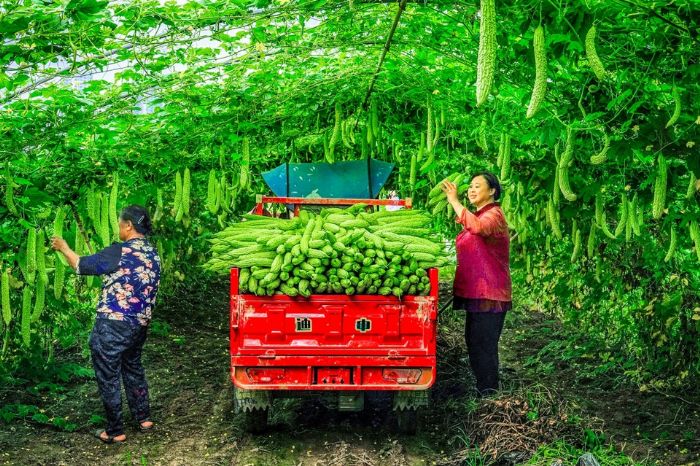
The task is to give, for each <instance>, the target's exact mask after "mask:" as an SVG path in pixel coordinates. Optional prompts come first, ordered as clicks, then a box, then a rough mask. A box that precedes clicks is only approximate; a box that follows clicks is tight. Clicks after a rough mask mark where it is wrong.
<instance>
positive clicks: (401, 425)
mask: <svg viewBox="0 0 700 466" xmlns="http://www.w3.org/2000/svg"><path fill="white" fill-rule="evenodd" d="M394 412H395V413H396V430H397V432H399V433H402V434H408V435H414V434H415V433H416V430H417V429H418V410H417V409H415V408H414V409H410V408H409V409H402V410H397V411H394Z"/></svg>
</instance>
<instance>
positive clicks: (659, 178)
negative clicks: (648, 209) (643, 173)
mask: <svg viewBox="0 0 700 466" xmlns="http://www.w3.org/2000/svg"><path fill="white" fill-rule="evenodd" d="M657 165H658V168H657V170H658V171H657V174H656V181H655V182H654V201H653V204H652V215H653V217H654V219H656V220H658V219H660V218H661V217H662V216H663V214H664V207H665V206H666V182H667V177H668V168H667V166H666V158H665V157H664V156H663V154H659V158H658V159H657Z"/></svg>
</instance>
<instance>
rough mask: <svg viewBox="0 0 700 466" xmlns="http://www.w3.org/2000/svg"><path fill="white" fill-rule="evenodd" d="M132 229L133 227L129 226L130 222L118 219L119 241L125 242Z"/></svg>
mask: <svg viewBox="0 0 700 466" xmlns="http://www.w3.org/2000/svg"><path fill="white" fill-rule="evenodd" d="M133 228H134V227H133V225H131V222H125V221H124V220H122V219H121V218H119V240H120V241H126V239H127V238H128V237H129V234H130V233H131V232H132V230H133Z"/></svg>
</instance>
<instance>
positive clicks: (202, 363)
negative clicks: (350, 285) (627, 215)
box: [0, 286, 700, 466]
mask: <svg viewBox="0 0 700 466" xmlns="http://www.w3.org/2000/svg"><path fill="white" fill-rule="evenodd" d="M221 289H222V290H224V291H223V292H222V293H221V294H220V295H217V296H207V297H206V299H200V298H203V297H194V296H191V297H190V298H189V299H190V300H191V301H190V302H187V301H183V300H178V301H177V302H174V301H171V302H167V303H164V304H163V305H162V309H159V311H160V314H159V316H158V320H159V321H160V322H161V323H163V324H167V327H164V326H163V325H161V329H160V331H154V332H152V333H151V335H150V336H149V340H148V342H147V344H146V348H145V354H144V365H145V367H146V371H147V376H148V379H149V384H150V387H151V403H152V411H153V417H154V420H155V421H156V422H157V430H156V431H155V432H152V433H148V434H142V433H138V432H137V431H136V429H135V428H134V427H133V425H132V424H131V419H130V417H129V415H128V414H126V420H127V422H129V426H128V427H127V432H126V433H127V436H128V440H127V442H126V443H125V444H123V445H104V444H101V443H100V442H98V441H97V440H96V439H94V438H93V437H92V436H91V433H92V431H93V430H95V429H96V428H98V427H102V420H101V419H100V417H99V416H102V406H101V404H100V402H99V399H98V397H97V390H96V387H95V383H94V381H93V380H90V379H82V380H77V381H74V382H72V383H69V384H64V385H63V386H62V389H61V390H59V391H57V392H56V391H54V392H51V393H43V392H41V391H40V392H39V393H36V392H35V393H30V391H29V390H27V389H26V388H28V387H25V388H24V389H18V388H17V387H12V388H11V389H10V388H0V406H2V405H5V404H8V403H25V404H33V405H36V406H40V407H41V408H42V409H44V410H45V412H46V413H47V415H50V416H62V417H64V418H68V420H70V421H72V422H75V423H76V424H77V425H78V428H77V429H76V430H75V431H74V432H66V431H63V430H59V429H55V428H50V427H47V426H46V425H45V424H38V423H36V422H34V421H31V420H29V419H28V418H27V419H25V420H14V421H12V422H10V423H9V424H8V423H1V421H0V464H11V465H100V466H107V465H132V464H133V465H187V466H189V465H241V466H242V465H261V466H267V465H309V466H311V465H314V466H315V465H338V466H351V465H382V466H389V465H424V464H428V465H448V464H455V465H457V464H465V465H469V464H474V465H477V464H484V465H485V464H503V465H505V464H523V463H524V462H526V461H527V459H528V457H529V456H530V454H531V453H532V452H533V451H534V450H535V449H536V448H537V446H538V445H539V444H541V443H547V442H555V441H557V440H565V441H567V442H574V443H576V442H579V443H582V444H583V443H585V442H584V439H582V438H581V435H580V434H581V432H584V433H585V434H586V435H588V436H591V435H593V437H594V438H595V440H596V441H599V442H600V441H604V442H606V443H608V444H610V445H612V446H614V448H615V449H616V450H617V451H618V452H622V453H625V454H627V455H628V456H630V457H632V458H633V459H634V463H637V464H664V465H665V464H668V465H672V464H673V465H680V464H686V465H690V464H700V432H699V431H698V426H700V419H699V416H700V397H698V396H697V393H695V394H692V393H683V394H674V395H672V396H671V395H664V394H660V393H648V392H647V393H640V392H639V391H638V390H635V389H632V388H630V387H620V386H615V385H613V383H612V382H610V381H608V380H604V379H600V378H595V377H584V376H582V371H581V368H580V367H571V366H570V365H567V363H562V362H557V361H554V362H552V364H554V370H551V367H550V368H549V369H548V370H541V367H540V365H535V366H531V367H530V366H526V364H525V361H527V360H528V358H529V357H531V356H532V355H535V354H537V351H538V350H539V349H540V348H541V347H543V346H544V345H545V344H546V343H547V338H555V337H556V332H557V326H556V322H552V321H549V320H547V319H546V318H545V317H544V316H542V315H541V314H532V313H527V312H525V311H514V312H512V313H511V315H509V318H508V321H507V323H506V329H505V330H504V336H503V340H502V355H501V356H502V357H501V362H502V369H503V377H502V380H503V385H504V391H503V395H501V396H499V397H497V398H496V399H492V400H479V399H476V398H474V397H473V396H472V395H471V389H472V380H471V378H470V375H469V367H468V359H467V357H466V351H465V349H464V343H463V340H462V328H461V326H462V325H463V324H462V322H463V321H462V320H461V319H462V317H461V316H460V315H458V314H455V313H454V312H453V311H451V310H449V309H448V310H445V311H444V313H443V314H442V315H441V317H440V338H439V364H438V382H437V383H436V385H435V387H434V388H433V389H432V390H431V395H430V396H431V407H430V409H429V410H426V412H424V413H422V414H421V416H420V419H419V420H420V428H419V432H418V433H417V434H416V435H403V434H398V433H396V432H395V431H394V429H393V428H392V427H393V425H394V422H395V421H394V418H393V416H392V413H391V409H390V406H391V405H390V400H389V399H388V398H387V397H386V396H384V395H382V394H370V395H369V396H368V398H367V400H366V407H365V411H364V412H362V413H339V412H337V411H336V410H334V409H330V408H329V407H328V406H327V404H326V403H324V402H323V401H319V400H316V399H292V400H288V399H284V400H276V401H275V405H274V407H273V411H272V413H271V418H270V428H269V429H268V431H267V432H266V433H265V434H260V435H251V434H247V433H245V431H244V429H243V424H242V420H241V419H240V417H238V416H235V415H234V414H233V403H232V389H231V383H230V381H229V378H228V354H229V352H228V331H227V317H228V316H227V306H226V304H227V299H228V296H227V295H226V293H225V290H226V287H225V286H223V287H222V288H221ZM202 303H206V304H202ZM82 362H83V364H85V363H86V361H84V360H83V361H82ZM528 403H529V404H528ZM534 405H537V409H535V408H533V406H534ZM520 411H522V413H521V414H523V416H525V415H526V416H527V420H524V421H519V420H518V419H521V418H522V419H525V417H523V416H521V415H520V414H519V413H520ZM533 412H534V413H535V415H534V416H533V415H532V413H533ZM504 413H507V416H506V418H505V419H504ZM508 416H509V417H508ZM489 422H492V423H493V426H491V427H493V430H491V431H489V432H486V431H484V425H486V424H488V423H489ZM499 423H500V424H499ZM498 425H505V426H506V427H508V426H510V427H508V428H505V427H498ZM581 426H583V427H581ZM508 429H510V430H508ZM533 429H534V430H533ZM508 435H511V437H508ZM477 442H481V443H480V445H482V449H485V448H487V447H488V448H491V447H492V448H493V451H496V452H497V453H496V456H495V459H493V458H494V457H488V456H484V454H483V452H482V453H481V454H479V455H474V454H473V452H474V450H473V448H471V449H470V447H473V446H474V445H473V444H474V443H477ZM518 445H520V446H518ZM499 449H500V450H499ZM534 464H545V463H537V462H535V463H534ZM546 464H548V465H549V464H550V461H549V460H547V463H546ZM560 464H573V463H566V462H562V463H560ZM617 464H624V463H617ZM626 464H633V463H629V462H628V463H626Z"/></svg>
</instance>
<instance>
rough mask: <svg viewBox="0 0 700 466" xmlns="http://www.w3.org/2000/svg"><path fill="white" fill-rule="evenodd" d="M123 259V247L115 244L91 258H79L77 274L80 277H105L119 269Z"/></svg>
mask: <svg viewBox="0 0 700 466" xmlns="http://www.w3.org/2000/svg"><path fill="white" fill-rule="evenodd" d="M121 257H122V245H121V244H120V243H114V244H113V245H111V246H107V247H106V248H104V249H103V250H101V251H98V252H96V253H95V254H93V255H91V256H83V257H80V258H78V265H77V266H76V270H75V272H76V273H77V274H78V275H104V274H106V273H111V272H114V271H115V270H117V269H118V268H119V262H120V261H121Z"/></svg>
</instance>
